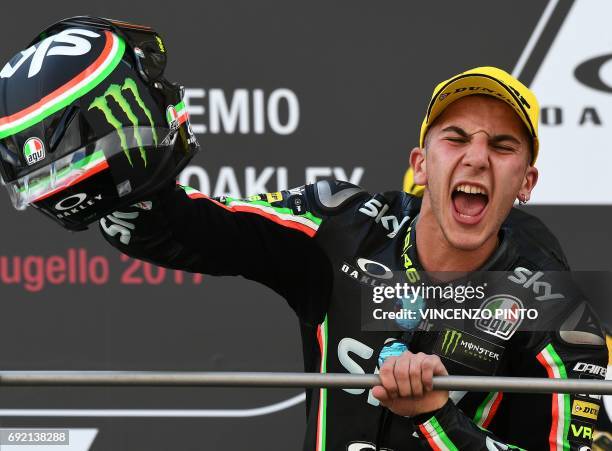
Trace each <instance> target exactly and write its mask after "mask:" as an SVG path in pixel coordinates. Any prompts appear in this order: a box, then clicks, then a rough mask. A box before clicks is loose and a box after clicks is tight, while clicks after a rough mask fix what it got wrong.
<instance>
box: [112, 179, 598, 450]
mask: <svg viewBox="0 0 612 451" xmlns="http://www.w3.org/2000/svg"><path fill="white" fill-rule="evenodd" d="M419 209H420V198H417V197H414V196H411V195H409V194H407V193H405V192H399V191H392V192H386V193H382V194H375V195H372V194H369V193H367V192H365V191H364V190H362V189H361V188H359V187H357V186H354V185H351V184H349V183H347V182H337V181H336V182H331V181H321V182H318V183H316V184H314V185H307V186H303V187H300V188H296V189H291V190H286V191H282V192H276V193H267V194H260V195H256V196H251V197H250V198H248V199H233V198H230V197H221V198H209V197H207V196H205V195H203V194H201V193H199V192H198V191H196V190H194V189H191V188H188V187H182V186H179V185H176V186H172V187H170V188H168V189H166V190H165V191H164V192H162V193H160V194H159V195H158V196H157V198H155V199H154V200H153V201H152V202H146V203H141V204H140V206H139V207H135V208H132V209H130V210H129V211H125V212H115V213H114V214H113V215H109V216H107V217H106V218H104V219H102V220H101V223H100V225H101V228H102V230H103V235H104V236H105V238H106V239H107V240H108V241H109V242H110V243H111V244H112V245H113V246H115V247H116V248H117V249H119V250H120V251H121V252H123V253H125V254H128V255H129V256H131V257H134V258H139V259H142V260H146V261H149V262H153V263H155V264H158V265H162V266H165V267H168V268H174V269H181V270H186V271H192V272H199V273H206V274H212V275H241V276H244V277H246V278H248V279H252V280H255V281H258V282H260V283H263V284H265V285H267V286H268V287H270V288H271V289H272V290H274V291H276V292H277V293H279V294H280V295H281V296H283V297H284V298H285V299H286V300H287V302H288V303H289V305H290V306H291V307H292V309H293V310H294V311H295V313H296V314H297V316H298V317H299V319H300V324H301V333H302V342H303V354H304V365H305V370H306V371H308V372H319V371H321V372H330V373H346V372H351V373H376V372H378V367H377V357H378V353H379V351H380V350H381V349H382V348H383V346H384V344H385V342H386V341H387V340H388V339H390V338H397V337H398V335H397V333H394V332H366V331H362V324H361V312H360V308H359V296H360V289H361V288H363V286H364V285H376V283H378V282H380V280H381V278H380V276H381V273H380V272H377V271H376V270H377V269H378V270H380V268H383V271H386V270H392V271H403V272H405V273H406V274H407V275H412V276H414V273H416V274H419V272H421V271H423V270H422V268H421V266H420V264H419V261H418V254H417V249H416V239H415V238H416V237H415V227H414V224H415V223H416V222H415V218H417V219H416V220H418V217H417V216H418V212H419ZM499 238H500V240H499V243H500V244H499V246H498V248H497V250H496V251H495V252H494V254H493V255H492V256H491V257H490V258H489V260H488V261H487V262H486V263H485V265H484V266H483V268H482V269H483V270H497V271H509V272H510V273H511V274H513V277H514V280H511V281H510V282H508V284H509V285H512V286H513V287H514V288H515V289H516V290H518V291H516V292H517V293H519V294H520V296H521V298H522V299H523V301H522V302H523V303H525V304H526V303H528V302H537V301H534V299H533V298H535V299H537V298H538V296H539V295H541V293H539V291H540V289H542V290H541V291H544V292H545V294H546V292H547V290H548V294H550V293H552V294H554V295H559V296H560V298H559V296H554V295H553V296H548V298H553V299H548V300H547V301H546V302H539V304H541V305H540V307H541V309H543V310H541V312H542V311H543V314H540V316H539V318H541V321H545V322H546V323H547V324H546V325H544V327H541V328H540V329H539V330H540V331H532V332H521V331H519V332H517V333H515V334H513V335H512V336H511V337H506V338H500V337H498V336H495V335H492V334H490V333H486V332H483V331H481V330H478V329H474V330H470V332H469V333H468V332H467V331H462V330H457V329H452V328H447V329H439V328H438V329H437V330H438V331H437V332H434V331H431V330H420V331H417V332H416V333H415V334H414V336H413V337H412V341H411V342H410V344H409V346H410V350H411V351H412V352H425V353H428V354H438V355H440V357H441V359H442V361H443V363H444V365H445V366H446V368H447V369H448V372H449V373H450V374H451V375H453V374H457V375H459V374H465V375H500V376H526V377H542V378H547V377H548V378H583V377H590V378H604V377H605V368H606V365H607V359H608V355H607V349H606V346H605V340H604V335H603V333H602V332H601V329H600V328H599V325H598V322H597V320H596V319H594V318H593V316H592V313H591V310H590V309H589V308H588V306H587V305H586V304H585V303H584V302H583V299H582V298H581V297H580V295H579V294H576V292H575V291H574V290H573V289H572V288H571V287H570V286H569V285H568V284H564V283H562V282H559V281H557V283H558V284H559V286H556V285H554V283H555V282H551V281H546V274H544V273H541V271H547V270H548V271H559V270H560V271H565V270H568V266H567V263H566V262H565V259H564V256H563V253H562V251H561V249H560V246H559V244H558V242H557V240H556V239H555V238H554V237H553V236H552V235H551V233H550V232H549V231H548V230H547V229H546V227H545V226H544V225H543V224H542V223H541V222H540V221H539V220H538V219H536V218H534V217H532V216H530V215H528V214H526V213H524V212H522V211H519V210H517V209H512V212H511V213H510V215H509V216H508V218H507V219H506V221H505V222H504V224H503V226H502V228H501V230H500V235H499ZM249 256H256V257H257V258H249ZM256 262H257V263H256ZM568 301H570V302H568ZM453 340H454V342H453ZM457 345H459V346H457ZM473 347H479V349H480V348H482V347H484V348H486V349H485V351H486V356H485V358H484V359H480V360H479V359H477V358H474V355H473V353H470V352H468V351H466V349H468V348H469V349H471V348H473ZM451 348H452V349H453V352H450V349H451ZM457 349H458V350H459V351H457ZM469 349H468V350H469ZM599 406H600V398H599V397H598V396H594V395H591V396H588V395H568V394H554V395H544V394H518V393H501V392H493V393H478V392H469V393H464V392H451V393H450V399H449V401H448V402H447V403H446V404H445V405H444V407H442V408H441V409H439V410H437V411H435V412H432V413H429V414H422V415H418V416H417V417H414V418H405V417H401V416H398V415H395V414H392V413H390V412H389V411H387V410H386V409H384V408H382V407H381V406H379V405H378V401H377V400H376V399H375V398H373V396H372V395H371V393H370V391H369V390H365V389H346V390H341V389H318V390H309V391H308V392H307V417H308V425H307V433H306V438H305V443H304V449H305V450H317V451H319V450H321V451H322V450H348V451H359V450H371V449H375V447H376V446H379V449H382V450H393V451H400V450H417V449H434V450H505V449H521V448H522V449H530V450H569V449H571V450H583V451H584V450H588V449H590V443H591V435H592V431H593V428H594V424H595V422H596V418H597V412H598V410H599Z"/></svg>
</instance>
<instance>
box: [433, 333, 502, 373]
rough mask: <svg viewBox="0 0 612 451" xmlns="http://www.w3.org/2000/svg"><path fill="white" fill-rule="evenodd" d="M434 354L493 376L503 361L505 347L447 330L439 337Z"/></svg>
mask: <svg viewBox="0 0 612 451" xmlns="http://www.w3.org/2000/svg"><path fill="white" fill-rule="evenodd" d="M434 352H435V353H436V354H438V355H439V356H441V357H445V358H447V359H450V360H452V361H454V362H457V363H459V364H461V365H465V366H468V367H470V368H473V369H475V370H477V371H480V372H483V373H488V374H491V373H493V372H495V369H496V368H497V365H498V364H499V362H500V360H501V355H502V354H503V352H504V347H503V346H499V345H496V344H495V343H491V342H489V341H487V340H483V339H482V338H479V337H476V336H475V335H472V334H469V333H467V332H465V331H460V330H456V329H445V330H443V331H442V332H440V335H439V336H438V340H437V342H436V345H435V347H434Z"/></svg>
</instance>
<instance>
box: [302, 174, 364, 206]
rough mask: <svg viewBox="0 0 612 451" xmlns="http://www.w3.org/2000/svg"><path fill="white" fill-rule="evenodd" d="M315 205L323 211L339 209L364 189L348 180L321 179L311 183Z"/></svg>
mask: <svg viewBox="0 0 612 451" xmlns="http://www.w3.org/2000/svg"><path fill="white" fill-rule="evenodd" d="M312 190H313V195H314V200H315V202H316V205H317V207H318V208H319V209H320V210H321V211H322V212H325V213H333V212H335V211H338V210H341V209H342V208H343V207H345V206H346V205H348V204H349V203H350V201H352V200H353V199H355V198H356V197H358V196H359V194H362V193H365V191H364V190H363V189H362V188H360V187H358V186H356V185H353V184H352V183H349V182H343V181H339V180H322V181H320V182H317V183H315V184H314V185H312Z"/></svg>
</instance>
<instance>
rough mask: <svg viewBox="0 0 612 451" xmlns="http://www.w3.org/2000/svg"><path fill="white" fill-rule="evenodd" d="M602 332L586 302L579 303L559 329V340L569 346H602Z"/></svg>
mask: <svg viewBox="0 0 612 451" xmlns="http://www.w3.org/2000/svg"><path fill="white" fill-rule="evenodd" d="M604 337H605V335H604V332H603V331H602V329H601V327H600V326H599V322H598V321H597V319H596V318H595V316H594V315H593V312H592V311H591V308H590V307H589V306H588V304H587V303H586V302H584V301H583V302H580V303H579V304H578V305H577V306H576V307H575V308H574V309H573V310H572V311H571V312H570V313H569V315H568V316H567V318H565V320H564V321H563V323H562V324H561V326H560V327H559V339H560V340H561V341H562V342H563V343H566V344H570V345H590V346H603V345H605V344H606V340H605V338H604Z"/></svg>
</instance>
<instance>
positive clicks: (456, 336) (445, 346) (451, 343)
mask: <svg viewBox="0 0 612 451" xmlns="http://www.w3.org/2000/svg"><path fill="white" fill-rule="evenodd" d="M462 336H463V334H462V333H461V332H458V331H456V330H448V329H447V330H446V331H445V332H444V341H443V342H442V352H443V353H444V355H449V354H453V353H454V352H455V349H457V345H458V344H459V340H461V337H462ZM451 348H452V349H451Z"/></svg>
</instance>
